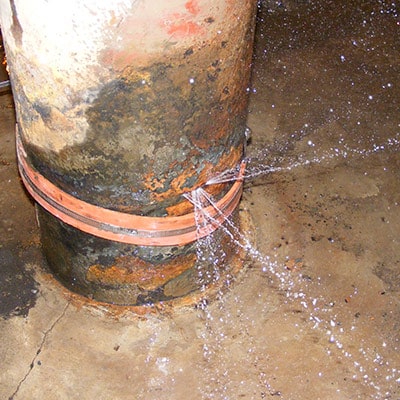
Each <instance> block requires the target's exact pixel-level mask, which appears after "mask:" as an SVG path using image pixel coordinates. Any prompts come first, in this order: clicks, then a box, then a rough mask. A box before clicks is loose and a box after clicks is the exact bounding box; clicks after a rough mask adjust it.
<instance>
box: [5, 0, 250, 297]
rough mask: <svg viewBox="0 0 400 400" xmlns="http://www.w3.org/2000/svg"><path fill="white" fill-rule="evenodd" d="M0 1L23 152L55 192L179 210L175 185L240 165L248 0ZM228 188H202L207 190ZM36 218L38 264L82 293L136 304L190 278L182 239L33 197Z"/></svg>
mask: <svg viewBox="0 0 400 400" xmlns="http://www.w3.org/2000/svg"><path fill="white" fill-rule="evenodd" d="M0 5H1V15H0V17H1V26H2V30H3V36H4V41H5V48H6V52H7V59H8V63H9V66H10V76H11V81H12V86H13V93H14V97H15V105H16V113H17V121H18V132H19V136H20V139H21V145H22V146H23V149H24V155H25V156H26V162H27V163H28V164H29V166H30V167H31V168H32V169H34V170H35V171H37V173H38V174H40V176H43V177H44V178H45V179H46V180H48V181H49V182H51V183H52V184H53V185H55V186H56V187H58V188H59V189H60V191H61V192H65V193H67V194H68V195H70V196H73V197H74V198H76V199H78V200H81V201H83V202H86V203H88V204H91V205H94V206H98V207H100V208H104V209H108V210H114V211H118V212H123V213H128V214H134V215H139V216H147V217H173V216H183V215H186V214H188V213H191V212H193V207H192V205H191V203H190V202H189V201H188V200H186V199H185V197H183V194H185V193H188V192H191V191H192V190H194V189H196V188H198V187H201V186H203V185H204V184H205V183H206V182H207V181H208V180H209V179H210V178H211V177H213V176H215V175H216V174H218V173H219V172H222V171H224V170H226V169H229V168H233V167H235V166H237V165H238V164H239V163H240V160H241V158H242V156H243V151H244V143H245V136H244V131H245V120H246V107H247V93H246V92H247V91H246V89H247V85H248V82H249V75H250V65H251V55H252V44H253V28H254V21H255V11H256V1H255V0H190V1H187V0H169V1H160V2H154V1H153V0H130V1H129V0H125V1H114V2H110V1H108V0H107V1H106V0H85V1H82V0H71V1H69V2H57V1H50V2H49V1H45V0H35V1H30V2H26V1H22V0H21V1H18V0H11V1H10V2H9V1H7V0H1V1H0ZM231 186H232V185H231V184H220V185H212V186H209V187H208V191H209V192H210V193H211V194H212V195H213V196H215V198H216V200H219V199H221V198H223V196H224V195H225V194H226V193H227V192H229V190H230V188H231ZM39 220H40V225H41V231H42V241H43V248H44V252H45V254H46V257H47V260H48V262H49V265H50V268H51V269H52V271H53V272H54V273H55V275H56V276H57V277H58V278H59V279H60V280H61V281H62V282H63V283H64V284H65V285H66V286H67V287H69V288H71V289H72V290H75V291H77V292H79V293H82V294H84V295H86V296H90V297H94V298H95V299H98V300H102V301H108V302H113V303H118V304H143V303H149V302H150V303H151V302H154V301H158V300H168V299H170V298H175V297H179V296H183V295H186V294H188V293H190V292H191V291H193V290H195V289H196V288H198V286H199V284H198V282H197V283H196V280H197V272H196V263H197V261H196V260H197V256H196V249H195V244H186V245H183V246H163V247H162V248H160V247H157V246H139V245H130V244H126V243H120V242H117V241H116V242H114V241H109V240H105V239H103V238H99V237H96V236H92V235H90V234H87V233H83V232H81V231H80V230H78V229H75V228H73V227H72V226H70V225H68V224H65V223H64V222H62V221H60V220H59V219H58V218H55V217H54V216H53V215H51V214H49V213H48V212H46V211H45V210H43V209H42V208H40V207H39ZM215 235H216V238H215V240H216V241H217V242H219V241H221V239H220V238H219V236H221V233H218V232H217V233H215ZM225 250H226V251H225ZM225 250H224V251H223V252H224V254H228V255H227V256H226V257H225V263H226V260H229V253H230V251H229V249H225ZM210 279H212V278H210ZM203 283H204V282H202V284H203ZM205 283H206V284H207V282H205Z"/></svg>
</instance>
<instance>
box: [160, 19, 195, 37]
mask: <svg viewBox="0 0 400 400" xmlns="http://www.w3.org/2000/svg"><path fill="white" fill-rule="evenodd" d="M202 31H203V28H202V27H201V26H199V25H198V24H196V23H195V22H192V21H182V22H178V23H176V24H174V25H170V26H168V30H167V32H168V34H169V35H174V36H179V37H185V36H192V35H198V34H200V33H202Z"/></svg>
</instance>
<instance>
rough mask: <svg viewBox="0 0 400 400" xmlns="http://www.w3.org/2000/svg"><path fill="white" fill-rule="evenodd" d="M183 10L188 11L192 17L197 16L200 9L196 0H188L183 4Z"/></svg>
mask: <svg viewBox="0 0 400 400" xmlns="http://www.w3.org/2000/svg"><path fill="white" fill-rule="evenodd" d="M185 8H186V10H188V11H189V12H190V14H192V15H197V14H198V13H199V12H200V7H199V5H198V4H197V0H189V1H188V2H187V3H186V4H185Z"/></svg>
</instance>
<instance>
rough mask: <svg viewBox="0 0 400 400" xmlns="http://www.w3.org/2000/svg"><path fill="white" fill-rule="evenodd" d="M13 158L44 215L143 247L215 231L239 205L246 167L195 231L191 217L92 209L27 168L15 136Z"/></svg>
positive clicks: (180, 241)
mask: <svg viewBox="0 0 400 400" xmlns="http://www.w3.org/2000/svg"><path fill="white" fill-rule="evenodd" d="M17 156H18V167H19V171H20V174H21V178H22V180H23V182H24V184H25V186H26V188H27V190H28V191H29V193H30V194H31V195H32V197H33V198H34V199H35V200H36V201H37V202H38V203H39V204H40V205H41V206H42V207H43V208H44V209H46V210H47V211H48V212H50V213H51V214H53V215H54V216H56V217H57V218H58V219H60V220H61V221H63V222H65V223H66V224H69V225H71V226H73V227H75V228H77V229H79V230H81V231H83V232H86V233H90V234H92V235H94V236H98V237H101V238H104V239H108V240H113V241H117V242H122V243H129V244H134V245H143V246H182V245H185V244H188V243H191V242H194V241H195V240H197V239H199V238H202V237H205V236H207V235H209V234H210V233H212V232H213V231H215V230H216V229H217V228H218V227H219V226H221V225H222V224H223V222H224V221H225V218H227V217H228V216H229V215H231V213H232V212H233V211H234V209H235V208H236V206H237V205H238V204H239V201H240V198H241V195H242V191H243V174H244V170H245V167H246V165H245V163H244V162H242V164H241V167H240V171H239V174H238V178H237V180H236V181H235V182H234V183H233V185H232V187H231V188H230V189H229V191H228V192H227V193H226V195H225V196H224V197H222V198H221V199H220V200H219V201H218V202H217V203H216V207H213V206H211V205H210V206H208V207H206V208H205V210H204V211H205V213H207V215H209V216H210V222H209V223H208V224H205V225H204V226H203V224H201V227H197V225H196V217H195V213H190V214H186V215H182V216H178V217H145V216H140V215H133V214H127V213H123V212H119V211H113V210H109V209H106V208H102V207H99V206H95V205H93V204H89V203H87V202H85V201H82V200H79V199H77V198H75V197H73V196H71V195H69V194H68V193H66V192H64V191H62V190H60V189H59V188H57V187H56V186H55V185H54V184H52V183H51V182H50V181H49V180H47V179H46V178H45V177H44V176H43V175H41V174H40V173H39V172H37V171H35V170H34V169H33V168H32V167H31V166H29V165H28V163H27V160H26V153H25V150H24V148H23V145H22V142H21V139H20V138H19V135H18V132H17Z"/></svg>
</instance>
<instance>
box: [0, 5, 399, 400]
mask: <svg viewBox="0 0 400 400" xmlns="http://www.w3.org/2000/svg"><path fill="white" fill-rule="evenodd" d="M278 3H280V4H281V5H279V6H278ZM282 3H283V4H282ZM357 3H358V5H357ZM390 4H392V5H390ZM335 5H336V6H335V8H333V3H332V2H322V1H316V2H308V1H299V0H298V1H294V0H293V1H283V2H275V1H270V2H269V3H268V2H264V4H263V6H262V12H261V14H260V16H259V23H258V29H257V46H256V53H255V63H254V76H253V83H252V87H251V90H250V91H251V101H250V112H249V126H250V127H251V129H252V132H253V133H252V139H251V143H250V145H249V147H248V156H249V158H250V161H249V172H251V173H252V174H253V175H257V174H258V173H259V175H258V176H256V177H253V178H249V179H247V182H246V189H245V193H244V196H243V201H242V204H241V210H242V211H241V213H242V215H243V217H244V218H246V219H250V220H252V221H253V225H254V228H253V229H251V232H250V230H249V231H247V232H245V235H246V237H247V238H252V239H251V240H253V241H254V248H253V249H252V250H251V251H250V252H249V255H248V257H247V261H246V263H245V269H244V270H243V273H241V274H240V276H239V277H238V279H237V280H236V282H235V283H234V284H233V285H232V286H231V287H230V289H229V291H228V292H226V293H224V295H223V296H222V297H221V298H220V299H219V300H214V301H212V302H210V303H209V304H208V306H204V307H200V306H199V307H187V308H180V309H176V310H165V311H163V312H159V313H153V314H150V315H143V316H138V315H135V314H134V313H132V312H131V311H130V310H128V309H121V310H120V312H119V313H118V312H117V311H116V310H113V312H110V310H108V309H107V308H104V307H95V306H93V305H88V304H85V303H84V302H79V301H77V300H76V299H75V298H73V297H71V296H70V295H69V293H68V292H67V291H66V290H63V288H62V287H61V286H59V285H58V284H57V283H56V282H55V281H54V280H53V279H52V277H51V276H50V274H49V273H48V272H47V270H46V267H45V264H44V261H43V260H42V257H41V252H40V238H39V235H38V229H37V226H36V221H35V214H34V207H33V204H32V202H31V200H30V199H29V197H28V196H27V195H26V193H25V192H24V190H23V188H22V186H21V183H20V180H19V178H18V173H17V169H16V161H15V150H14V137H13V135H14V124H15V119H14V113H13V103H12V98H11V95H10V94H4V93H2V94H1V95H0V118H1V120H0V121H1V125H0V182H1V188H2V190H1V193H0V221H1V223H0V232H1V243H0V268H1V274H0V296H1V302H0V316H1V317H0V337H1V341H0V359H1V364H0V365H1V366H0V398H1V399H14V400H31V399H46V400H53V399H54V400H56V399H57V400H62V399H69V400H72V399H80V400H93V399H96V400H109V399H120V400H125V399H127V400H128V399H146V400H147V399H169V400H170V399H242V398H243V399H268V398H277V399H289V400H295V399H307V400H308V399H324V400H325V399H334V400H342V399H346V400H348V399H391V400H392V399H400V351H399V346H400V342H399V341H400V334H399V328H400V307H399V306H400V245H399V241H400V239H399V238H400V205H399V204H400V192H399V179H400V169H399V166H400V157H399V152H398V150H399V147H400V118H399V102H400V85H399V80H398V77H399V73H400V59H399V50H400V41H399V29H400V26H399V25H400V19H399V16H398V15H397V11H396V10H395V5H394V3H393V2H389V1H387V2H385V1H382V0H379V1H369V2H364V1H358V2H348V1H344V0H343V1H337V2H335ZM232 245H235V244H232Z"/></svg>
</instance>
